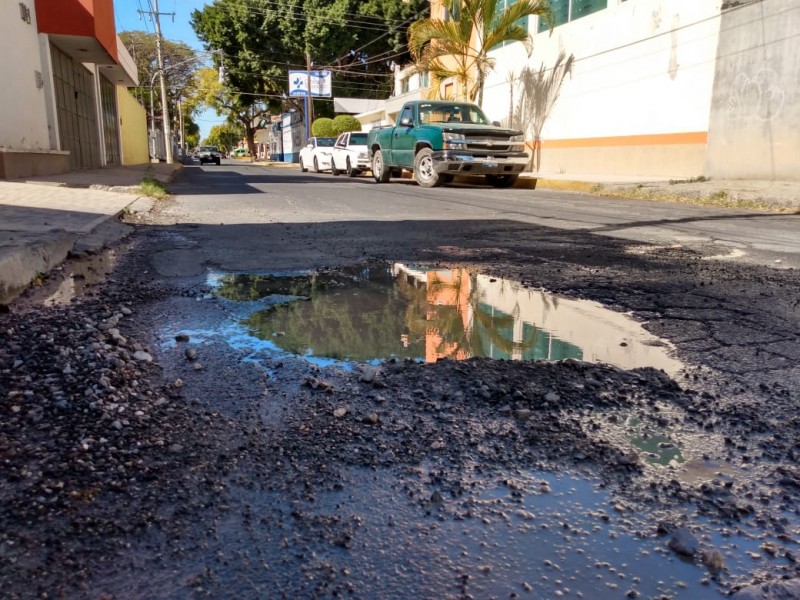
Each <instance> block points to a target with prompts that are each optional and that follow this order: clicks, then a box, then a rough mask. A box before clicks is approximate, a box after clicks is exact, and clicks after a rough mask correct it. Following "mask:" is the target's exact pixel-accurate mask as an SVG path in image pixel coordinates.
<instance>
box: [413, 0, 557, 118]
mask: <svg viewBox="0 0 800 600" xmlns="http://www.w3.org/2000/svg"><path fill="white" fill-rule="evenodd" d="M443 4H444V6H445V8H447V10H448V12H449V13H450V14H451V15H458V18H457V19H455V20H450V21H443V20H441V19H421V20H419V21H416V22H415V23H412V25H411V27H410V28H409V32H408V48H409V51H410V52H411V56H412V57H413V58H414V60H415V61H416V62H417V64H418V65H419V67H420V68H421V69H423V70H426V71H428V72H429V73H430V74H431V77H432V78H433V80H434V81H435V82H441V81H442V80H444V79H447V78H449V77H454V78H455V79H456V81H457V82H458V84H459V90H460V93H461V94H463V95H464V97H465V99H467V100H469V101H475V99H476V97H477V99H478V105H480V104H481V103H482V102H483V86H484V83H485V81H486V76H487V75H488V73H489V71H491V70H492V68H493V67H494V60H493V59H492V58H491V57H489V51H490V50H491V49H492V48H494V47H496V46H498V45H500V44H502V43H504V42H512V41H514V42H522V43H523V44H524V45H525V49H526V50H527V52H528V56H530V54H531V51H532V50H533V41H532V40H531V36H530V35H529V34H528V31H527V28H525V27H523V26H522V25H520V20H521V19H527V18H528V17H530V16H532V15H536V16H539V17H542V18H544V19H547V21H548V22H550V23H551V26H552V16H551V12H550V5H549V4H548V2H547V0H517V2H515V3H513V4H508V5H506V6H505V8H502V7H503V5H504V4H505V0H443Z"/></svg>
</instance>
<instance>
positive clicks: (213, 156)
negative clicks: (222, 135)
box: [197, 146, 222, 165]
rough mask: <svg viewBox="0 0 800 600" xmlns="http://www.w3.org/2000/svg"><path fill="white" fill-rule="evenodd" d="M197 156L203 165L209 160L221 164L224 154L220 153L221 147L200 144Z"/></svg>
mask: <svg viewBox="0 0 800 600" xmlns="http://www.w3.org/2000/svg"><path fill="white" fill-rule="evenodd" d="M197 158H198V160H199V161H200V164H201V165H202V164H204V163H207V162H209V163H212V162H213V163H214V164H215V165H219V161H220V160H221V158H222V155H221V154H220V153H219V149H218V148H217V147H216V146H200V151H199V152H198V153H197Z"/></svg>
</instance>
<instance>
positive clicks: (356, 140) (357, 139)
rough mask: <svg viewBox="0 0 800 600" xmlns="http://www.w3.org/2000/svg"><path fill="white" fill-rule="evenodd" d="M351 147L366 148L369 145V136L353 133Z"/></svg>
mask: <svg viewBox="0 0 800 600" xmlns="http://www.w3.org/2000/svg"><path fill="white" fill-rule="evenodd" d="M349 145H350V146H366V145H367V134H366V133H351V134H350V144H349Z"/></svg>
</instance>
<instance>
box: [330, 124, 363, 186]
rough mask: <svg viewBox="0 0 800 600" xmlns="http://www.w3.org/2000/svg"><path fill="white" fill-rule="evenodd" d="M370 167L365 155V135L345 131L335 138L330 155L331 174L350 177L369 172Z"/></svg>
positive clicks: (358, 132)
mask: <svg viewBox="0 0 800 600" xmlns="http://www.w3.org/2000/svg"><path fill="white" fill-rule="evenodd" d="M370 169H372V166H371V165H370V162H369V154H368V153H367V134H366V133H361V132H360V131H346V132H345V133H343V134H341V135H340V136H339V137H338V138H336V143H335V144H334V145H333V153H332V154H331V173H333V174H334V175H338V174H339V173H347V174H348V175H349V176H350V177H355V176H356V175H360V174H361V172H362V171H369V170H370Z"/></svg>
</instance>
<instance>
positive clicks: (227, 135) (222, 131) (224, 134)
mask: <svg viewBox="0 0 800 600" xmlns="http://www.w3.org/2000/svg"><path fill="white" fill-rule="evenodd" d="M242 137H244V130H243V129H242V128H241V127H240V126H239V125H237V124H235V123H222V124H221V125H214V126H213V127H212V128H211V131H209V132H208V137H207V138H206V139H205V140H203V143H204V144H207V145H209V146H217V147H218V148H220V149H221V150H222V151H223V152H229V151H230V150H231V148H233V147H234V146H236V145H237V144H238V143H239V140H241V139H242Z"/></svg>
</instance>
